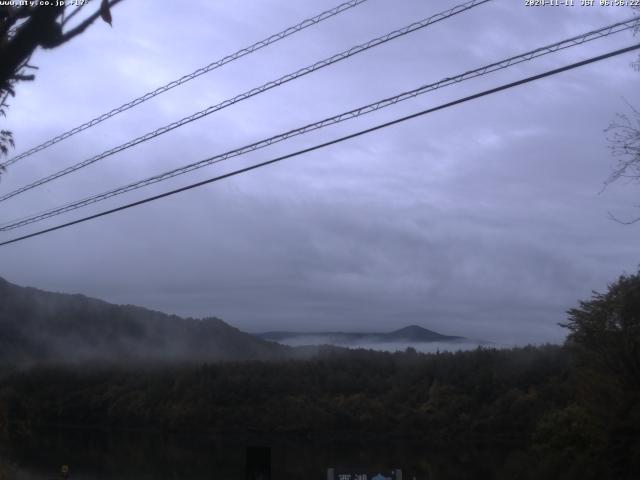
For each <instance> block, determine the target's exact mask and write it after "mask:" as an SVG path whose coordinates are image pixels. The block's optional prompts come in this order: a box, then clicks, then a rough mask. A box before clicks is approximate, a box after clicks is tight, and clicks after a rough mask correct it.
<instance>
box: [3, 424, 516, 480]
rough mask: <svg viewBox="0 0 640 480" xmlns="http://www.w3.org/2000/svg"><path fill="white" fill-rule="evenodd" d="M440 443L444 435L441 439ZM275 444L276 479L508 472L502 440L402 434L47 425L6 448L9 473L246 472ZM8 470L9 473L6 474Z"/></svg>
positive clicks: (197, 476)
mask: <svg viewBox="0 0 640 480" xmlns="http://www.w3.org/2000/svg"><path fill="white" fill-rule="evenodd" d="M436 444H437V443H436ZM249 445H250V446H268V447H270V448H271V459H272V460H271V462H272V478H273V479H283V480H284V479H313V480H321V479H322V480H324V479H326V469H327V468H328V467H331V466H333V467H353V468H362V467H364V468H367V469H368V470H376V469H380V470H385V471H388V470H391V469H393V468H401V469H402V470H403V478H404V479H405V480H406V479H408V480H412V479H413V477H414V476H415V478H416V480H425V479H428V480H444V479H448V480H457V479H460V480H462V479H474V480H475V479H486V478H508V476H506V472H505V464H508V459H507V455H506V454H505V452H504V451H503V449H502V448H498V447H496V446H493V447H491V448H487V447H480V446H473V447H469V446H466V447H461V448H456V449H455V451H451V450H449V451H436V450H434V449H433V447H427V446H426V445H421V444H420V443H416V442H412V443H406V442H401V441H396V440H393V441H392V440H384V439H382V440H376V441H353V440H351V441H340V440H339V439H338V441H332V442H329V441H312V440H307V439H300V438H296V439H293V438H288V439H287V438H277V439H275V438H272V439H265V438H253V439H246V438H245V439H242V440H241V439H231V438H226V439H225V438H220V437H217V438H212V437H203V436H162V435H159V434H149V433H141V432H134V433H131V432H116V433H113V432H104V431H90V430H82V431H79V430H60V431H46V432H41V433H38V434H34V435H32V436H30V437H20V438H12V439H11V441H9V442H7V441H5V442H3V446H2V447H1V448H0V452H1V453H0V479H1V480H5V479H6V480H36V479H37V480H50V479H55V478H58V477H57V475H58V474H59V472H60V467H61V465H63V464H67V465H69V467H70V475H69V480H107V479H109V480H111V479H113V480H151V479H153V480H178V479H179V480H201V479H202V480H204V479H207V480H211V479H216V480H226V479H228V480H235V479H238V480H242V479H244V478H245V459H246V447H247V446H249ZM3 475H4V476H3Z"/></svg>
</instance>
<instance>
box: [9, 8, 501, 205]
mask: <svg viewBox="0 0 640 480" xmlns="http://www.w3.org/2000/svg"><path fill="white" fill-rule="evenodd" d="M490 1H492V0H471V1H470V2H467V3H464V4H461V5H457V6H455V7H453V8H450V9H449V10H446V11H445V12H441V13H438V14H436V15H433V16H431V17H429V18H426V19H424V20H420V21H419V22H414V23H412V24H411V25H408V26H406V27H403V28H401V29H398V30H394V31H393V32H390V33H388V34H386V35H383V36H381V37H377V38H374V39H372V40H369V41H368V42H366V43H363V44H360V45H357V46H355V47H352V48H350V49H348V50H345V51H343V52H341V53H338V54H336V55H333V56H331V57H329V58H326V59H324V60H321V61H319V62H316V63H314V64H313V65H309V66H307V67H304V68H301V69H300V70H297V71H295V72H293V73H289V74H287V75H284V76H282V77H280V78H278V79H276V80H272V81H270V82H268V83H265V84H263V85H261V86H259V87H255V88H252V89H251V90H248V91H246V92H244V93H242V94H240V95H236V96H235V97H233V98H230V99H227V100H225V101H223V102H221V103H218V104H216V105H212V106H210V107H208V108H206V109H204V110H201V111H199V112H196V113H194V114H192V115H189V116H187V117H184V118H182V119H180V120H178V121H176V122H173V123H171V124H169V125H165V126H163V127H160V128H158V129H156V130H154V131H152V132H148V133H146V134H144V135H142V136H140V137H138V138H135V139H133V140H130V141H128V142H126V143H123V144H121V145H118V146H117V147H114V148H111V149H109V150H106V151H104V152H102V153H100V154H98V155H95V156H93V157H91V158H88V159H86V160H83V161H82V162H79V163H76V164H74V165H71V166H69V167H67V168H64V169H62V170H59V171H57V172H55V173H53V174H51V175H48V176H46V177H43V178H40V179H39V180H36V181H35V182H32V183H30V184H28V185H25V186H23V187H20V188H18V189H16V190H13V191H11V192H8V193H5V194H4V195H0V202H2V201H5V200H8V199H9V198H12V197H15V196H16V195H19V194H21V193H24V192H26V191H29V190H32V189H34V188H36V187H39V186H40V185H44V184H45V183H48V182H51V181H52V180H55V179H57V178H60V177H63V176H65V175H69V174H70V173H73V172H75V171H77V170H80V169H81V168H85V167H87V166H89V165H92V164H94V163H96V162H98V161H100V160H103V159H105V158H107V157H110V156H111V155H114V154H116V153H119V152H122V151H123V150H126V149H128V148H131V147H133V146H135V145H138V144H140V143H143V142H147V141H149V140H151V139H153V138H156V137H158V136H160V135H163V134H165V133H167V132H170V131H172V130H175V129H176V128H179V127H182V126H184V125H186V124H188V123H191V122H194V121H196V120H200V119H201V118H203V117H206V116H207V115H211V114H212V113H214V112H217V111H219V110H222V109H224V108H227V107H229V106H231V105H234V104H236V103H238V102H241V101H243V100H247V99H248V98H251V97H254V96H255V95H258V94H260V93H263V92H266V91H267V90H271V89H272V88H275V87H278V86H280V85H283V84H285V83H288V82H290V81H292V80H295V79H297V78H300V77H302V76H304V75H307V74H309V73H311V72H315V71H316V70H320V69H321V68H324V67H328V66H329V65H333V64H334V63H337V62H339V61H342V60H345V59H347V58H350V57H352V56H354V55H357V54H359V53H362V52H364V51H366V50H369V49H370V48H373V47H377V46H379V45H382V44H384V43H386V42H389V41H391V40H394V39H396V38H399V37H402V36H404V35H407V34H409V33H412V32H415V31H416V30H420V29H422V28H425V27H427V26H429V25H432V24H434V23H436V22H439V21H442V20H445V19H447V18H450V17H453V16H454V15H457V14H459V13H462V12H465V11H467V10H470V9H471V8H474V7H477V6H479V5H482V4H484V3H488V2H490Z"/></svg>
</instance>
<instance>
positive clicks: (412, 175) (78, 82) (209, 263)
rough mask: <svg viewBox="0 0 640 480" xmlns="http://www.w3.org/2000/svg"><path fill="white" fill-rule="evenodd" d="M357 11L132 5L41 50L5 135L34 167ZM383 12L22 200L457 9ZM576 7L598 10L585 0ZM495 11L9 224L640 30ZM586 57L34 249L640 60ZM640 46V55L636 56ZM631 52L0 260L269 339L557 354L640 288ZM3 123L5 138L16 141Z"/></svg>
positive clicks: (0, 187) (4, 184)
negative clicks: (556, 49) (346, 334)
mask: <svg viewBox="0 0 640 480" xmlns="http://www.w3.org/2000/svg"><path fill="white" fill-rule="evenodd" d="M338 3H339V2H338V0H314V1H310V0H308V1H303V2H291V1H289V0H260V1H251V2H241V1H235V2H229V1H218V0H200V1H189V2H176V1H169V0H161V1H158V0H126V1H125V2H123V3H122V4H121V5H118V6H117V7H116V8H114V10H113V17H114V21H113V28H109V26H108V25H106V24H104V23H99V24H98V23H97V24H96V25H95V26H93V27H92V28H91V29H90V30H89V31H87V32H86V33H85V34H84V35H82V36H81V37H78V38H77V39H75V40H74V41H73V42H71V43H69V44H67V45H65V46H63V47H61V48H59V49H56V50H53V51H40V52H38V53H37V54H36V55H35V56H34V58H33V59H32V63H33V64H36V65H38V66H39V67H40V70H38V72H37V79H36V81H35V82H32V83H21V84H20V85H19V87H18V91H17V96H16V98H15V99H14V100H13V101H12V105H11V108H10V110H9V112H8V113H9V115H8V119H7V120H6V123H3V126H4V125H6V126H7V128H9V129H11V130H13V132H14V135H15V138H16V144H17V145H16V151H15V153H20V152H22V151H24V150H26V149H28V148H30V147H32V146H34V145H36V144H38V143H40V142H41V141H43V140H46V139H48V138H50V137H52V136H54V135H56V134H59V133H61V132H63V131H65V130H67V129H69V128H71V127H74V126H76V125H78V124H80V123H83V122H84V121H86V120H89V119H90V118H92V117H94V116H96V115H97V114H100V113H103V112H104V111H107V110H110V109H111V108H113V107H116V106H118V105H120V104H122V103H124V102H126V101H129V100H131V99H132V98H134V97H137V96H139V95H141V94H143V93H145V92H146V91H148V90H152V89H154V88H155V87H157V86H160V85H162V84H165V83H167V82H169V81H171V80H173V79H175V78H178V77H180V76H182V75H183V74H185V73H189V72H191V71H193V70H195V69H196V68H199V67H201V66H203V65H206V64H208V63H210V62H212V61H214V60H216V59H218V58H220V57H222V56H224V55H226V54H229V53H232V52H234V51H236V50H238V49H239V48H241V47H244V46H247V45H249V44H251V43H253V42H255V41H257V40H260V39H262V38H264V37H266V36H268V35H270V34H272V33H275V32H277V31H280V30H282V29H284V28H286V27H288V26H290V25H293V24H295V23H298V22H299V21H301V20H303V19H304V18H308V17H311V16H313V15H316V14H318V13H320V12H321V11H323V10H326V9H328V8H331V7H333V6H334V5H337V4H338ZM456 3H459V2H456V1H455V0H454V1H451V0H437V1H429V2H427V1H420V0H393V1H392V0H369V1H368V2H365V3H364V4H363V5H361V6H359V7H357V8H354V9H351V10H349V11H347V12H345V13H343V14H341V15H339V16H337V17H334V18H332V19H329V20H327V21H325V22H322V23H321V24H319V25H317V26H314V27H311V28H309V29H306V30H304V31H303V32H300V33H297V34H295V35H293V36H291V37H289V38H288V39H286V40H284V41H282V42H279V43H277V44H274V45H272V46H269V47H267V48H265V49H263V50H261V51H260V52H258V53H255V54H253V55H249V56H247V57H245V58H243V59H241V60H239V61H236V62H233V63H232V64H229V65H226V66H224V67H222V68H220V69H218V70H216V71H214V72H212V73H209V74H207V75H204V76H202V77H200V78H198V79H197V80H194V81H192V82H189V83H187V84H186V85H183V86H181V87H179V88H176V89H174V90H172V91H170V92H169V93H166V94H164V95H161V96H159V97H157V98H155V99H153V100H151V101H149V102H147V103H145V104H144V105H141V106H139V107H137V108H135V109H133V110H131V111H129V112H127V113H125V114H123V115H120V116H117V117H114V118H112V119H110V120H108V121H106V122H104V123H103V124H101V125H99V126H98V127H95V128H91V129H89V130H87V131H85V132H83V133H81V134H79V135H76V136H74V137H73V138H71V139H69V140H66V141H64V142H61V143H59V144H57V145H56V146H54V147H53V148H49V149H47V150H45V151H43V152H40V153H38V154H36V155H33V156H32V157H29V158H27V159H25V160H23V161H21V162H19V163H16V164H15V165H13V166H11V167H10V168H9V170H8V172H7V173H6V174H5V175H3V176H2V181H1V182H0V191H1V192H7V191H10V190H13V189H15V188H18V187H20V186H22V185H24V184H25V183H27V182H30V181H33V180H35V179H37V178H39V177H40V176H43V175H46V174H49V173H52V172H54V171H57V170H59V169H60V168H63V167H65V166H67V165H71V164H74V163H76V162H78V161H81V160H84V159H85V158H87V157H89V156H91V155H93V154H96V153H99V152H101V151H103V150H106V149H108V148H111V147H113V146H116V145H118V144H120V143H123V142H125V141H127V140H129V139H131V138H133V137H135V136H139V135H141V134H144V133H146V132H147V131H150V130H153V129H155V128H157V127H159V126H162V125H164V124H167V123H170V122H173V121H174V120H177V119H179V118H181V117H183V116H186V115H188V114H190V113H192V112H194V111H196V110H200V109H202V108H205V107H207V106H209V105H213V104H215V103H218V102H220V101H222V100H225V99H227V98H229V97H232V96H235V95H236V94H239V93H242V92H244V91H245V90H248V89H249V88H251V87H254V86H258V85H261V84H262V83H265V82H266V81H269V80H271V79H274V78H277V77H280V76H281V75H283V74H286V73H289V72H291V71H293V70H297V69H298V68H301V67H304V66H306V65H309V64H311V63H314V62H315V61H317V60H320V59H323V58H325V57H328V56H330V55H332V54H334V53H337V52H339V51H342V50H345V49H347V48H349V47H351V46H353V45H356V44H359V43H362V42H364V41H367V40H369V39H371V38H373V37H375V36H379V35H381V34H384V33H387V32H389V31H391V30H394V29H396V28H399V27H403V26H405V25H407V24H409V23H411V22H413V21H415V20H418V19H422V18H425V17H428V16H430V15H432V14H434V13H437V12H439V11H442V10H445V9H448V8H450V7H452V6H454V5H455V4H456ZM575 3H579V0H576V1H575ZM632 13H633V12H632V11H631V9H629V8H626V7H599V6H594V7H580V6H574V7H564V6H563V7H551V6H547V7H526V6H525V5H524V0H495V1H493V2H490V3H488V4H486V5H483V6H480V7H477V8H475V9H473V10H471V11H469V12H466V13H462V14H460V15H458V16H456V17H454V18H451V19H450V20H447V21H444V22H440V23H438V24H436V25H433V26H431V27H427V28H425V29H422V30H420V31H418V32H415V33H412V34H410V35H408V36H405V37H403V38H400V39H397V40H394V41H392V42H390V43H388V44H386V45H383V46H381V47H378V48H375V49H372V50H370V51H368V52H365V53H362V54H360V55H358V56H356V57H354V58H352V59H350V60H347V61H344V62H340V63H339V64H337V65H334V66H331V67H328V68H325V69H323V70H321V71H319V72H316V73H312V74H310V75H307V76H306V77H304V78H302V79H300V80H296V81H294V82H291V83H289V84H287V85H284V86H282V87H279V88H276V89H273V90H271V91H269V92H267V93H265V94H262V95H259V96H257V97H254V98H253V99H251V100H248V101H245V102H242V103H240V104H237V105H235V106H232V107H230V108H227V109H225V110H222V111H220V112H218V113H215V114H213V115H210V116H209V117H206V118H205V119H203V120H200V121H197V122H193V123H191V124H189V125H187V126H185V127H182V128H180V129H178V130H175V131H173V132H171V133H169V134H166V135H163V136H162V137H159V138H158V139H156V140H154V141H151V142H146V143H144V144H143V145H139V146H137V147H134V148H131V149H129V150H127V151H126V152H123V153H121V154H119V155H116V156H113V157H111V158H109V159H106V160H104V161H102V162H99V163H98V164H95V165H93V166H91V167H88V168H86V169H83V170H81V171H80V172H77V173H75V174H73V175H69V176H67V177H65V178H64V179H60V180H57V181H54V182H51V183H49V184H47V185H46V186H44V187H41V188H38V189H34V190H32V191H31V192H29V193H28V194H24V195H21V196H18V197H15V198H13V199H12V200H9V201H7V202H4V203H2V205H1V206H0V215H1V218H0V221H2V222H5V221H9V220H13V219H15V218H18V217H23V216H25V215H28V214H30V213H33V212H37V211H40V210H43V209H46V208H49V207H52V206H57V205H59V204H63V203H66V202H70V201H73V200H77V199H79V198H81V197H84V196H87V195H90V194H92V193H96V192H101V191H104V190H107V189H110V188H113V187H117V186H120V185H122V184H124V183H127V182H130V181H133V180H136V179H139V178H143V177H146V176H149V175H152V174H155V173H158V172H162V171H165V170H167V169H170V168H173V167H176V166H179V165H182V164H186V163H190V162H193V161H195V160H198V159H201V158H205V157H208V156H212V155H214V154H216V153H222V152H224V151H226V150H229V149H232V148H235V147H238V146H242V145H244V144H246V143H250V142H253V141H256V140H259V139H262V138H265V137H268V136H271V135H274V134H277V133H279V132H282V131H285V130H288V129H291V128H295V127H296V126H300V125H302V124H304V123H309V122H312V121H316V120H320V119H322V118H324V117H326V116H329V115H333V114H336V113H339V112H342V111H345V110H349V109H352V108H354V107H358V106H360V105H363V104H366V103H369V102H372V101H375V100H377V99H381V98H384V97H388V96H391V95H394V94H397V93H400V92H402V91H405V90H409V89H412V88H415V87H418V86H420V85H422V84H426V83H431V82H434V81H437V80H440V79H441V78H444V77H449V76H453V75H455V74H457V73H461V72H463V71H466V70H469V69H471V68H475V67H480V66H482V65H484V64H487V63H490V62H493V61H497V60H501V59H503V58H505V57H508V56H511V55H515V54H518V53H521V52H524V51H527V50H530V49H533V48H536V47H539V46H542V45H545V44H549V43H552V42H554V41H557V40H561V39H564V38H567V37H570V36H573V35H577V34H580V33H582V32H585V31H588V30H592V29H594V28H597V27H600V26H604V25H606V24H609V23H613V22H614V21H617V20H621V19H624V18H627V17H630V16H631V15H632ZM633 41H634V38H633V36H632V35H631V33H621V34H617V35H615V36H612V37H609V38H607V39H604V40H599V41H595V42H591V43H588V44H586V45H583V46H580V47H576V48H572V49H569V50H567V51H563V52H560V53H556V54H553V55H548V56H545V57H543V58H540V59H537V60H534V61H531V62H527V63H525V64H522V65H519V66H517V67H515V68H512V69H509V70H507V71H503V72H500V73H496V74H491V75H488V76H486V77H483V78H481V79H476V80H473V81H469V82H464V83H463V84H459V85H455V86H452V87H447V88H444V89H441V90H438V91H436V92H432V93H429V94H426V95H423V96H421V97H418V98H416V99H414V100H410V101H407V102H404V103H403V104H399V105H396V106H394V107H391V108H388V109H386V110H384V111H381V112H377V113H375V114H371V115H368V116H365V117H363V118H360V119H357V120H352V121H349V122H346V123H343V124H340V125H337V126H334V127H331V128H326V129H323V130H321V131H318V132H315V133H313V134H310V135H305V136H302V137H298V138H296V139H293V140H290V141H287V142H283V143H281V144H279V145H277V146H272V147H270V148H267V149H263V150H260V151H259V152H256V153H254V154H252V155H248V156H246V157H242V158H238V159H234V160H230V161H228V162H225V163H224V164H221V165H218V166H213V167H207V168H205V169H202V170H198V171H196V172H193V173H191V174H189V175H184V176H182V177H178V178H176V179H173V180H171V181H168V182H163V183H161V184H158V185H155V186H154V187H151V188H147V189H142V190H138V191H137V192H134V193H131V194H129V195H124V196H120V197H117V198H116V199H112V200H110V201H107V202H103V203H100V204H98V205H95V206H93V207H91V208H86V209H83V210H81V211H77V212H75V213H74V214H69V215H64V216H61V217H57V218H55V219H51V220H49V221H48V222H43V223H41V224H38V225H36V226H33V227H32V228H25V229H22V230H15V231H12V232H8V233H2V234H0V239H1V240H5V239H9V238H13V237H14V236H16V235H18V234H19V233H27V232H30V231H33V230H35V229H39V228H42V227H43V226H51V225H55V224H57V223H59V222H61V221H63V220H71V219H74V218H77V217H79V216H81V215H86V214H88V213H93V212H97V211H101V210H104V209H106V208H108V207H114V206H117V205H120V204H122V203H124V202H126V201H132V200H135V199H139V198H143V197H146V196H149V195H150V194H152V193H159V192H162V191H165V190H168V189H171V188H175V187H177V186H181V185H185V184H187V183H191V182H193V181H197V180H198V179H204V178H208V177H210V176H213V175H216V174H219V173H222V172H226V171H229V170H232V169H235V168H238V167H239V166H243V165H248V164H250V163H255V162H258V161H262V160H266V159H269V158H272V157H275V156H277V155H279V154H283V153H287V152H290V151H294V150H297V149H300V148H303V147H306V146H311V145H314V144H316V143H319V142H321V141H326V140H329V139H332V138H334V137H337V136H341V135H345V134H347V133H351V132H355V131H358V130H361V129H363V128H366V127H368V126H372V125H375V124H378V123H381V122H383V121H387V120H390V119H393V118H396V117H398V116H401V115H404V114H408V113H412V112H415V111H419V110H422V109H425V108H428V107H431V106H435V105H438V104H440V103H443V102H446V101H449V100H452V99H456V98H459V97H462V96H464V95H468V94H470V93H474V92H476V91H479V90H482V89H486V88H489V87H492V86H496V85H499V84H501V83H504V82H507V81H513V80H515V79H519V78H522V77H525V76H528V75H532V74H535V73H538V72H541V71H544V70H547V69H550V68H556V67H559V66H562V65H564V64H566V63H569V62H572V61H577V60H580V59H584V58H587V57H590V56H593V55H596V54H600V53H603V52H606V51H609V50H612V49H614V48H620V47H622V46H627V45H629V44H631V43H633ZM635 41H636V42H637V41H638V40H637V38H636V39H635ZM634 58H635V56H634V54H626V55H623V56H620V57H616V58H614V59H610V60H606V61H604V62H600V63H598V64H595V65H591V66H587V67H583V68H581V69H578V70H574V71H571V72H567V73H563V74H561V75H558V76H555V77H552V78H547V79H544V80H541V81H538V82H535V83H532V84H528V85H525V86H521V87H519V88H517V89H513V90H509V91H507V92H502V93H499V94H496V95H491V96H489V97H485V98H483V99H480V100H475V101H473V102H468V103H465V104H463V105H460V106H456V107H454V108H450V109H447V110H444V111H441V112H437V113H434V114H431V115H428V116H426V117H421V118H418V119H415V120H412V121H409V122H405V123H403V124H400V125H397V126H394V127H392V128H387V129H384V130H382V131H378V132H375V133H372V134H369V135H367V136H363V137H359V138H357V139H354V140H351V141H348V142H344V143H341V144H338V145H334V146H332V147H329V148H326V149H323V150H319V151H316V152H313V153H310V154H307V155H303V156H299V157H296V158H295V159H291V160H287V161H285V162H282V163H280V164H277V165H273V166H269V167H266V168H262V169H259V170H256V171H253V172H250V173H247V174H243V175H241V176H237V177H233V178H231V179H227V180H225V181H222V182H219V183H215V184H213V185H209V186H206V187H202V188H200V189H197V190H191V191H189V192H187V193H183V194H180V195H178V196H173V197H170V198H166V199H163V200H161V201H158V202H155V203H153V204H147V205H144V206H141V207H138V208H136V209H132V210H127V211H126V212H121V213H117V214H114V215H111V216H109V217H106V218H102V219H99V220H96V221H92V222H88V223H84V224H82V225H78V226H74V227H71V228H68V229H65V230H62V231H58V232H54V233H51V234H48V235H45V236H41V237H38V238H34V239H30V240H27V241H24V242H20V243H18V244H13V245H10V246H5V247H0V276H2V277H4V278H6V279H7V280H9V281H11V282H14V283H18V284H21V285H29V286H34V287H38V288H41V289H46V290H53V291H59V292H69V293H84V294H86V295H89V296H95V297H99V298H102V299H104V300H107V301H110V302H115V303H122V304H126V303H131V304H136V305H142V306H146V307H150V308H153V309H158V310H162V311H165V312H169V313H176V314H179V315H184V316H195V317H204V316H217V317H219V318H222V319H224V320H225V321H227V322H229V323H230V324H232V325H234V326H236V327H238V328H241V329H244V330H248V331H266V330H274V329H294V330H298V331H318V330H359V331H361V330H375V331H384V330H391V329H394V328H398V327H402V326H405V325H408V324H419V325H422V326H425V327H427V328H432V329H434V330H437V331H440V332H442V333H445V334H452V335H463V336H467V337H474V338H483V339H487V340H495V341H499V342H508V343H520V344H522V343H528V342H544V341H552V342H559V341H562V339H563V338H564V335H565V332H564V331H563V329H561V328H560V327H558V326H557V323H558V322H561V321H563V320H564V319H565V317H566V315H565V311H566V310H567V309H568V308H571V307H573V306H575V305H576V304H577V302H578V300H579V299H587V298H589V296H590V293H591V291H592V290H603V289H605V288H606V285H607V283H608V282H611V281H613V280H615V279H616V278H617V276H618V275H620V274H622V273H624V272H627V273H632V272H635V271H636V270H637V266H638V264H639V263H640V257H639V256H638V245H639V244H640V243H639V242H638V238H639V236H640V223H638V224H635V225H631V226H624V225H621V224H618V223H616V222H614V221H612V220H611V219H610V218H609V217H608V215H607V212H609V211H610V212H612V213H613V214H615V215H617V216H619V217H620V218H625V219H626V218H633V217H634V216H637V215H640V209H639V208H637V207H636V205H637V204H638V203H639V202H638V198H639V197H640V185H624V184H622V183H618V184H613V185H612V186H610V187H608V188H607V189H606V190H605V191H604V192H603V193H600V191H601V189H602V186H603V182H604V180H605V179H606V178H607V176H608V175H609V173H610V172H611V167H612V165H613V163H614V159H613V158H612V157H611V155H610V153H609V151H608V149H607V142H606V134H605V133H604V131H603V130H604V129H605V128H606V127H607V126H608V124H609V123H610V121H611V120H613V119H614V116H615V114H616V112H625V111H628V107H627V104H626V102H627V101H628V102H630V103H632V104H635V105H636V106H640V94H639V93H638V92H639V91H640V90H639V89H638V85H639V83H640V73H637V72H635V71H634V70H633V69H632V68H630V63H631V62H632V61H633V60H634ZM3 122H4V121H3Z"/></svg>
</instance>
